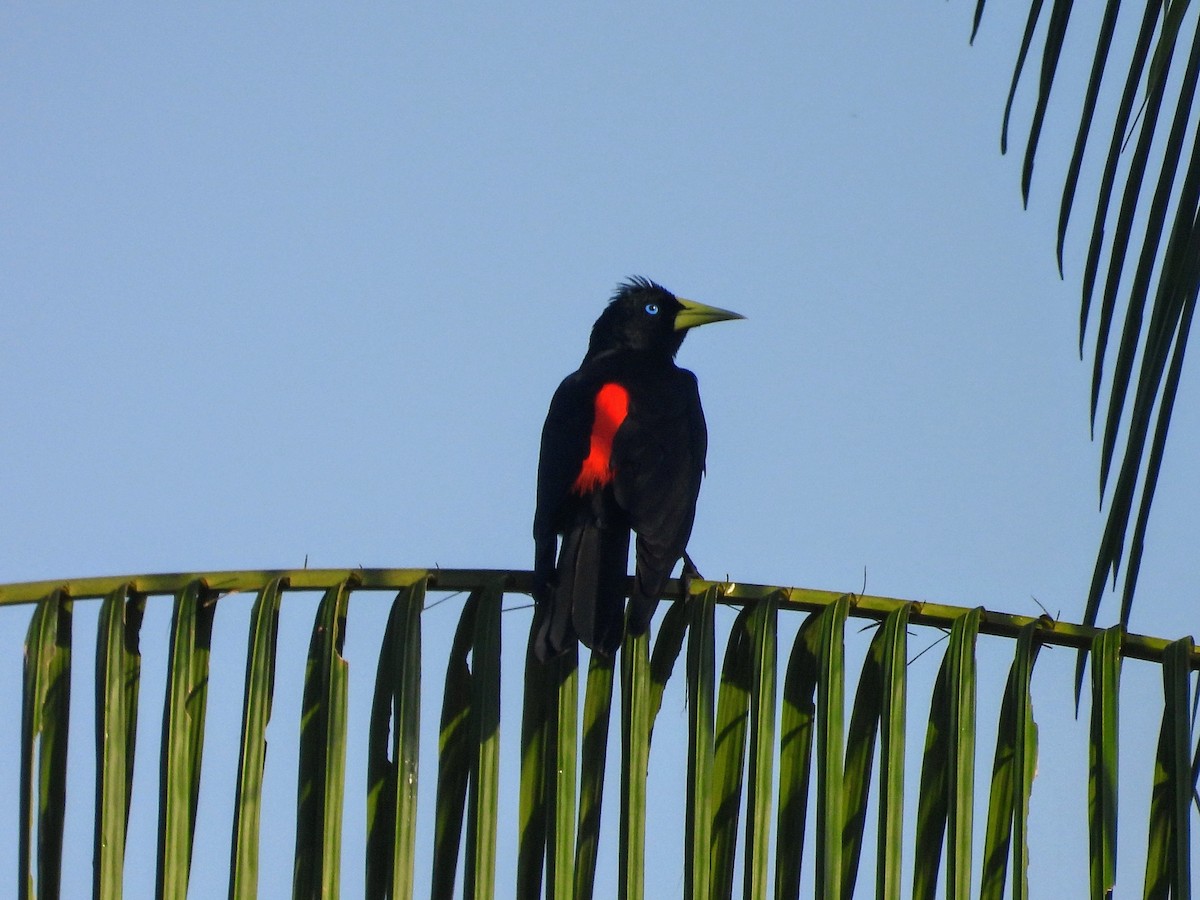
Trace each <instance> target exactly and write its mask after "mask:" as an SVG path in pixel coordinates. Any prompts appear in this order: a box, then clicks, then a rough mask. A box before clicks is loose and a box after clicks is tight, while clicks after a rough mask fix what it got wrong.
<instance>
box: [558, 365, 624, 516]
mask: <svg viewBox="0 0 1200 900" xmlns="http://www.w3.org/2000/svg"><path fill="white" fill-rule="evenodd" d="M628 415H629V391H628V390H626V388H624V387H623V386H622V385H620V384H617V383H616V382H607V383H605V384H603V385H601V386H600V390H598V391H597V392H596V400H595V413H594V416H593V418H592V431H591V434H590V436H589V438H588V455H587V456H586V457H585V458H584V460H583V464H582V465H581V466H580V468H579V474H578V476H576V478H575V481H574V483H573V484H572V485H571V490H572V491H574V492H575V493H577V494H580V495H583V494H588V493H590V492H592V491H594V490H596V489H597V488H601V487H603V486H604V485H606V484H608V483H609V482H610V481H612V477H613V473H612V447H613V438H614V437H615V436H616V433H617V429H618V428H620V427H621V423H622V422H624V421H625V417H626V416H628Z"/></svg>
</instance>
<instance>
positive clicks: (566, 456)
mask: <svg viewBox="0 0 1200 900" xmlns="http://www.w3.org/2000/svg"><path fill="white" fill-rule="evenodd" d="M594 395H595V390H594V387H593V386H592V385H590V383H589V380H588V379H585V378H584V376H583V375H582V374H581V373H580V372H574V373H572V374H570V375H568V376H567V377H566V378H564V379H563V381H562V384H560V385H559V386H558V390H556V391H555V392H554V397H553V399H552V400H551V401H550V411H549V412H548V413H547V414H546V423H545V425H543V426H542V447H541V455H540V457H539V458H538V477H537V508H536V510H535V512H534V515H533V538H534V540H535V541H540V540H543V539H544V538H551V539H553V538H554V536H555V534H556V533H557V532H559V531H561V530H562V528H563V525H564V518H565V516H566V514H567V507H568V505H569V504H570V501H571V485H572V484H574V482H575V479H576V478H577V477H578V475H579V470H580V467H581V466H582V465H583V461H584V459H585V458H586V457H587V455H588V446H589V443H590V437H591V429H592V418H593V416H594V415H595V409H594V403H595V396H594Z"/></svg>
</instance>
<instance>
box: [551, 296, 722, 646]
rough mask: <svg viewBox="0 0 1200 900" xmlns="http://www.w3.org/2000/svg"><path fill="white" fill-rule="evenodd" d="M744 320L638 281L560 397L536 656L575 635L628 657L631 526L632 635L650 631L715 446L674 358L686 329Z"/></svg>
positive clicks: (688, 378) (555, 403) (595, 335)
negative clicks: (624, 646) (633, 536)
mask: <svg viewBox="0 0 1200 900" xmlns="http://www.w3.org/2000/svg"><path fill="white" fill-rule="evenodd" d="M741 318H743V317H742V316H740V315H738V314H737V313H734V312H729V311H728V310H724V309H717V308H716V307H712V306H705V305H703V304H701V303H695V302H693V301H691V300H684V299H681V298H679V297H676V296H675V295H674V294H672V293H671V292H670V291H668V290H667V289H666V288H664V287H662V286H661V285H658V284H655V283H654V282H653V281H649V280H647V279H645V278H631V279H629V280H628V281H626V282H625V283H624V284H621V285H619V286H618V287H617V290H616V293H615V294H614V295H613V297H612V300H611V301H610V302H609V304H608V307H607V308H606V309H605V310H604V312H603V313H602V314H601V315H600V318H599V319H597V320H596V324H595V325H593V326H592V337H591V341H590V343H589V344H588V351H587V355H585V356H584V358H583V363H582V364H581V365H580V366H579V369H578V370H576V371H575V372H574V373H572V374H571V375H568V376H567V377H566V378H565V379H564V380H563V382H562V384H560V385H559V387H558V390H557V391H555V393H554V399H553V400H551V401H550V412H549V413H548V414H547V416H546V424H545V427H544V428H543V429H542V449H541V459H540V462H539V463H538V484H537V511H536V513H535V514H534V519H533V539H534V545H535V550H534V554H535V555H534V579H533V585H534V586H533V598H534V602H535V610H534V621H533V628H534V652H535V653H536V654H537V656H538V658H539V659H541V660H543V661H545V660H547V659H549V658H551V657H553V656H557V655H558V654H559V653H561V652H563V651H564V650H566V649H567V648H568V647H570V646H573V644H574V642H575V640H576V638H577V637H578V639H579V640H581V641H583V643H584V644H586V645H587V646H588V647H590V648H592V649H593V650H595V651H598V652H600V653H602V654H604V655H606V656H608V655H611V654H612V653H613V652H614V651H615V650H616V649H617V647H619V646H620V644H621V639H622V637H623V634H624V626H623V621H622V620H623V618H624V617H623V613H624V607H625V578H626V573H627V570H628V559H629V537H630V530H631V529H632V530H633V531H634V532H636V533H637V574H636V577H635V581H634V588H633V593H632V594H631V596H630V603H629V621H628V627H629V630H630V632H631V633H633V634H641V633H643V632H644V631H646V629H647V628H648V627H649V626H650V619H651V617H652V616H653V615H654V609H655V607H656V606H657V605H658V599H659V597H660V596H661V594H662V590H663V587H664V586H665V584H666V582H667V580H668V579H669V578H670V576H671V570H672V569H673V568H674V567H675V563H676V562H678V561H679V558H680V557H681V556H684V551H685V548H686V547H687V542H688V537H689V536H690V535H691V532H692V520H693V519H694V517H695V515H696V497H697V496H698V494H699V493H700V477H701V475H702V474H703V473H704V455H705V451H706V449H707V446H708V434H707V431H706V429H705V425H704V412H703V410H702V409H701V408H700V392H699V390H698V389H697V386H696V376H695V375H693V374H692V373H691V372H689V371H688V370H687V369H681V368H679V367H678V366H677V365H675V353H676V351H678V350H679V346H680V344H682V343H683V338H684V336H685V335H686V334H687V330H688V329H689V328H694V327H696V326H697V325H704V324H707V323H709V322H720V321H722V320H725V319H741ZM559 535H562V537H563V541H562V549H561V551H559V550H558V536H559ZM556 552H557V556H558V561H557V565H556V564H555V555H556ZM685 563H686V560H685ZM691 574H694V573H691Z"/></svg>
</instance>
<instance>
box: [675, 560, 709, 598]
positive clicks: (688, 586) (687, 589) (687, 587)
mask: <svg viewBox="0 0 1200 900" xmlns="http://www.w3.org/2000/svg"><path fill="white" fill-rule="evenodd" d="M693 578H699V579H701V580H703V579H704V576H703V575H701V574H700V570H699V569H697V568H696V564H695V563H694V562H692V558H691V557H690V556H688V553H687V551H686V550H684V551H683V571H681V572H680V573H679V588H680V594H681V595H682V596H681V599H683V600H686V599H687V598H688V597H689V596H690V595H691V593H692V579H693Z"/></svg>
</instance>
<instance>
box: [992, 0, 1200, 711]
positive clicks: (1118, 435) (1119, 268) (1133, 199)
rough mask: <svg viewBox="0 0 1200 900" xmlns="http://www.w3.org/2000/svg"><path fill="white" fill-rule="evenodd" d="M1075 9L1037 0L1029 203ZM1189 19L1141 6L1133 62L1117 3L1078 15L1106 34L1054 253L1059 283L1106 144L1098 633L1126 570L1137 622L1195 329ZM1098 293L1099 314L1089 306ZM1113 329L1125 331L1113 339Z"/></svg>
mask: <svg viewBox="0 0 1200 900" xmlns="http://www.w3.org/2000/svg"><path fill="white" fill-rule="evenodd" d="M983 6H984V3H983V2H982V0H981V2H980V3H979V4H978V6H977V8H976V11H975V17H974V23H973V30H972V39H974V37H975V34H976V32H977V30H978V28H979V21H980V17H981V15H982V11H983ZM1072 6H1073V4H1072V2H1071V0H1055V2H1054V3H1053V4H1051V5H1050V8H1049V13H1048V16H1044V15H1043V13H1045V11H1046V8H1045V5H1044V4H1043V3H1042V2H1041V0H1031V3H1030V11H1029V16H1028V19H1027V22H1026V26H1025V31H1024V35H1023V38H1022V41H1021V46H1020V49H1019V51H1018V55H1017V60H1016V63H1015V65H1014V69H1013V77H1012V83H1011V86H1010V90H1009V94H1008V99H1007V101H1006V103H1005V107H1004V114H1003V126H1002V138H1001V150H1002V152H1003V151H1005V150H1007V145H1008V134H1009V130H1010V127H1011V126H1012V124H1013V123H1012V119H1011V117H1012V110H1013V101H1014V98H1015V96H1016V94H1017V91H1018V88H1019V85H1020V84H1021V82H1022V80H1023V77H1024V76H1025V73H1026V71H1027V69H1028V66H1027V62H1028V61H1029V59H1030V57H1031V56H1032V55H1036V53H1037V51H1036V50H1035V48H1034V43H1035V41H1034V38H1035V35H1037V34H1038V31H1039V28H1040V27H1041V25H1042V20H1043V19H1045V28H1044V34H1043V35H1042V37H1041V45H1040V59H1041V65H1040V77H1039V80H1038V84H1037V88H1036V90H1037V99H1036V103H1035V106H1034V111H1033V114H1032V118H1031V120H1030V123H1029V130H1028V135H1027V137H1026V141H1025V157H1024V164H1023V168H1022V176H1021V192H1022V197H1023V198H1024V200H1025V202H1026V203H1028V199H1029V192H1030V185H1031V181H1032V176H1033V168H1034V161H1035V158H1036V155H1037V149H1038V143H1039V138H1040V136H1041V133H1042V129H1043V125H1044V121H1045V116H1046V110H1047V106H1048V100H1049V97H1050V95H1051V92H1052V89H1053V87H1054V85H1055V76H1056V74H1057V72H1058V63H1059V60H1060V56H1061V52H1062V47H1063V43H1064V36H1065V34H1066V32H1067V28H1068V25H1069V23H1070V21H1071V12H1072ZM1189 7H1190V4H1188V3H1186V2H1175V3H1162V2H1161V0H1146V3H1145V4H1144V6H1143V7H1142V13H1141V17H1140V21H1138V22H1136V23H1133V22H1131V23H1129V25H1128V29H1129V30H1130V31H1131V32H1132V31H1134V30H1135V33H1136V37H1134V39H1133V40H1132V42H1131V47H1130V49H1129V50H1128V51H1127V53H1128V56H1127V58H1125V59H1118V58H1115V57H1114V55H1113V53H1112V48H1113V46H1114V43H1115V42H1114V36H1115V35H1117V34H1118V31H1119V29H1121V28H1122V26H1123V23H1124V20H1123V18H1122V17H1121V15H1120V13H1121V4H1120V2H1119V0H1108V2H1107V3H1106V4H1105V6H1104V8H1103V10H1101V9H1100V8H1099V7H1096V8H1095V9H1092V8H1089V9H1088V10H1086V15H1083V16H1077V17H1076V18H1077V19H1078V18H1081V17H1082V18H1085V19H1086V20H1087V25H1083V26H1080V27H1088V25H1091V24H1093V23H1096V22H1097V20H1098V28H1097V37H1096V49H1095V54H1094V57H1093V61H1092V65H1091V71H1090V75H1089V78H1088V83H1087V88H1086V91H1085V93H1084V96H1083V97H1082V100H1081V104H1080V108H1081V113H1080V119H1079V125H1078V128H1077V130H1076V137H1075V143H1074V149H1073V152H1072V155H1071V160H1070V163H1069V165H1068V168H1067V172H1066V174H1065V178H1064V183H1063V189H1062V195H1061V201H1060V210H1059V224H1058V239H1057V248H1056V252H1057V258H1058V265H1059V270H1060V272H1061V271H1062V270H1063V267H1064V266H1063V257H1064V247H1065V243H1066V236H1067V230H1068V224H1069V222H1070V219H1071V214H1072V211H1073V210H1074V208H1075V207H1076V205H1078V204H1080V202H1081V198H1080V196H1079V184H1080V178H1081V172H1082V171H1083V167H1084V162H1085V157H1086V155H1087V148H1088V144H1089V142H1090V141H1092V140H1093V139H1101V138H1103V137H1104V136H1105V135H1107V137H1108V147H1107V151H1106V153H1105V154H1104V158H1103V162H1102V164H1101V165H1100V169H1099V172H1100V177H1099V184H1098V187H1097V190H1096V196H1095V202H1094V209H1093V220H1092V226H1091V230H1090V233H1089V234H1088V235H1087V255H1086V261H1085V263H1084V267H1083V270H1082V273H1081V283H1082V295H1081V300H1080V322H1079V349H1080V354H1081V356H1082V354H1083V351H1084V344H1085V339H1086V336H1087V331H1088V326H1089V323H1090V322H1092V321H1093V319H1094V323H1093V324H1094V332H1093V338H1092V341H1093V348H1092V384H1091V420H1092V426H1093V429H1095V426H1096V423H1097V421H1101V422H1102V423H1103V427H1102V430H1101V456H1100V498H1101V502H1102V504H1103V503H1105V502H1106V503H1107V507H1108V513H1107V518H1106V521H1105V525H1104V530H1103V535H1102V537H1101V540H1100V545H1099V548H1098V550H1097V557H1096V566H1095V574H1094V576H1093V578H1092V582H1091V586H1090V589H1089V592H1088V598H1087V602H1086V605H1085V609H1084V614H1083V621H1084V624H1087V625H1094V624H1095V623H1096V621H1097V618H1098V616H1099V610H1100V605H1101V601H1102V599H1103V596H1104V593H1105V590H1106V586H1107V585H1108V583H1109V580H1110V579H1111V580H1112V582H1113V584H1114V586H1115V584H1116V579H1117V577H1118V574H1119V573H1120V570H1121V566H1122V563H1124V564H1125V578H1124V583H1123V585H1122V589H1121V606H1120V613H1119V621H1120V623H1121V624H1122V625H1126V626H1127V625H1128V624H1129V616H1130V611H1131V608H1132V602H1133V596H1134V593H1135V590H1136V587H1137V580H1138V573H1139V568H1140V564H1141V558H1142V551H1143V545H1144V539H1145V534H1146V523H1147V521H1148V518H1149V513H1150V508H1151V505H1152V503H1153V499H1154V492H1155V489H1156V487H1157V483H1158V475H1159V472H1160V470H1161V466H1162V457H1163V451H1164V448H1165V445H1166V438H1167V432H1168V429H1169V427H1170V421H1171V410H1172V405H1173V403H1174V399H1175V393H1176V390H1177V387H1178V383H1179V373H1180V369H1181V366H1182V361H1183V353H1184V349H1185V348H1186V345H1187V337H1188V333H1189V331H1190V329H1191V322H1192V312H1191V311H1192V309H1193V308H1194V305H1195V301H1196V296H1197V293H1198V292H1200V265H1197V262H1196V255H1197V249H1198V243H1200V241H1198V235H1197V232H1198V230H1200V227H1198V226H1200V132H1197V133H1196V134H1195V135H1194V139H1193V141H1192V142H1191V146H1190V147H1187V146H1186V144H1187V141H1186V138H1187V135H1188V129H1189V127H1190V128H1191V129H1192V131H1194V132H1195V131H1196V128H1195V109H1196V104H1195V100H1196V87H1197V81H1198V78H1200V19H1198V18H1197V17H1196V16H1195V15H1192V16H1191V17H1189V16H1188V13H1189V11H1190V10H1189ZM1127 8H1128V7H1127ZM1189 31H1190V32H1191V35H1190V36H1191V41H1190V47H1188V49H1187V50H1186V52H1185V47H1187V45H1188V42H1185V41H1182V40H1181V39H1183V38H1186V37H1188V32H1189ZM1122 70H1124V83H1123V86H1122V87H1121V90H1120V99H1119V101H1118V102H1116V103H1115V106H1114V109H1113V111H1112V112H1111V113H1108V112H1105V113H1103V114H1101V115H1098V114H1097V110H1098V109H1107V104H1102V103H1101V102H1100V99H1101V96H1102V92H1103V91H1104V88H1105V78H1106V76H1108V77H1109V78H1110V79H1111V78H1116V77H1119V76H1120V75H1121V72H1122ZM1172 107H1173V108H1172ZM1126 157H1127V158H1126ZM1118 196H1119V198H1120V199H1119V202H1117V203H1116V205H1115V206H1114V199H1115V198H1116V197H1118ZM1172 210H1174V213H1173V214H1172ZM1099 284H1102V287H1101V289H1100V292H1099V311H1098V313H1097V312H1096V311H1095V309H1094V300H1095V299H1096V296H1097V285H1099ZM1118 321H1120V323H1121V324H1120V328H1119V329H1118V330H1115V329H1114V326H1115V324H1116V323H1117V322H1118ZM1110 366H1111V371H1110V370H1109V367H1110ZM1106 385H1107V393H1105V391H1106ZM1102 399H1103V403H1102ZM1156 409H1157V411H1158V412H1157V415H1155V410H1156ZM1114 473H1115V480H1114V477H1113V476H1114ZM1135 506H1136V507H1137V510H1138V512H1137V518H1136V521H1135V520H1134V519H1133V509H1134V507H1135ZM1081 679H1082V671H1080V672H1079V675H1078V677H1077V681H1076V686H1077V691H1078V689H1079V687H1080V686H1081V685H1082V680H1081Z"/></svg>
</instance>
